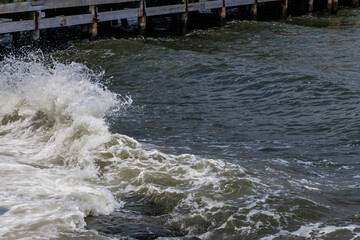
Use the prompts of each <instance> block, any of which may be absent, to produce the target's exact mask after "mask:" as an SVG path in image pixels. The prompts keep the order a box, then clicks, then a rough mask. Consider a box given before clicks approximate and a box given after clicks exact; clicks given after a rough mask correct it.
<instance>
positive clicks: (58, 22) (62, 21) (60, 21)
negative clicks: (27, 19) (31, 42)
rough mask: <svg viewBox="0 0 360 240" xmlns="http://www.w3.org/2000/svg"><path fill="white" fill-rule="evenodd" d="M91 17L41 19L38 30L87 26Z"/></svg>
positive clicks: (76, 16) (90, 15)
mask: <svg viewBox="0 0 360 240" xmlns="http://www.w3.org/2000/svg"><path fill="white" fill-rule="evenodd" d="M93 17H94V16H93V15H92V14H81V15H73V16H59V17H54V18H43V19H40V20H39V29H46V28H57V27H68V26H75V25H82V24H89V23H92V21H93ZM0 27H1V25H0Z"/></svg>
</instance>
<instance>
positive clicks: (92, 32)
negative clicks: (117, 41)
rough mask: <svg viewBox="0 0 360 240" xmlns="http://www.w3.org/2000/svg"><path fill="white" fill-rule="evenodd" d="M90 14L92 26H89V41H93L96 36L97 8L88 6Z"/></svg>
mask: <svg viewBox="0 0 360 240" xmlns="http://www.w3.org/2000/svg"><path fill="white" fill-rule="evenodd" d="M90 11H91V14H92V15H93V20H92V26H91V40H95V39H96V38H97V36H98V15H97V7H96V6H90Z"/></svg>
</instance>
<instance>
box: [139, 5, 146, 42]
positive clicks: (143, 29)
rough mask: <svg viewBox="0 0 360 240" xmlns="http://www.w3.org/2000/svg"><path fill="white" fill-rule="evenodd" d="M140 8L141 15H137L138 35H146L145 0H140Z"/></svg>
mask: <svg viewBox="0 0 360 240" xmlns="http://www.w3.org/2000/svg"><path fill="white" fill-rule="evenodd" d="M140 8H141V10H142V16H141V17H139V19H138V23H139V36H141V37H145V36H146V9H145V8H146V0H141V2H140Z"/></svg>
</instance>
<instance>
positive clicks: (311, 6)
mask: <svg viewBox="0 0 360 240" xmlns="http://www.w3.org/2000/svg"><path fill="white" fill-rule="evenodd" d="M313 11H314V0H309V13H312V12H313Z"/></svg>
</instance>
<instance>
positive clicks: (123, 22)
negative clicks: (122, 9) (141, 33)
mask: <svg viewBox="0 0 360 240" xmlns="http://www.w3.org/2000/svg"><path fill="white" fill-rule="evenodd" d="M120 21H121V25H122V26H123V27H127V26H129V22H128V20H127V19H126V18H124V19H120Z"/></svg>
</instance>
